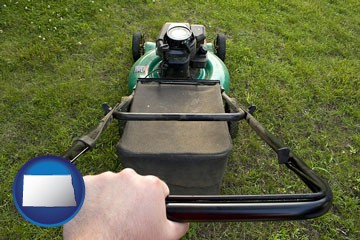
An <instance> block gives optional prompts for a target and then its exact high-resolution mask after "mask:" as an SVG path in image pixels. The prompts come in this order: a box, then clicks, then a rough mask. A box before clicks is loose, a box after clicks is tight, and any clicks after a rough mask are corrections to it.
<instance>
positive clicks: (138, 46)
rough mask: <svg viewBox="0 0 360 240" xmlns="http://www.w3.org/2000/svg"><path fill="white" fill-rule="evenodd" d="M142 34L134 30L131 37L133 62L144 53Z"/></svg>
mask: <svg viewBox="0 0 360 240" xmlns="http://www.w3.org/2000/svg"><path fill="white" fill-rule="evenodd" d="M144 43H145V41H144V35H143V34H142V33H141V32H136V33H134V34H133V37H132V55H133V59H134V62H136V61H137V60H138V59H139V58H140V57H141V56H142V55H143V54H144Z"/></svg>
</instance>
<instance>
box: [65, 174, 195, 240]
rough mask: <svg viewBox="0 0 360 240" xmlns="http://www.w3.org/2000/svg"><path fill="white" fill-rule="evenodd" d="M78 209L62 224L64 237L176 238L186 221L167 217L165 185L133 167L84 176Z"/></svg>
mask: <svg viewBox="0 0 360 240" xmlns="http://www.w3.org/2000/svg"><path fill="white" fill-rule="evenodd" d="M84 181H85V186H86V195H85V201H84V204H83V206H82V208H81V210H80V212H79V213H78V214H77V215H76V216H75V217H74V218H73V219H72V220H71V221H70V222H68V223H66V224H65V225H64V232H63V236H64V239H179V238H181V237H182V236H183V235H185V233H186V232H187V230H188V228H189V225H188V224H187V223H177V222H173V221H170V220H168V219H167V218H166V206H165V198H166V197H167V196H168V195H169V188H168V186H167V185H166V184H165V183H164V182H163V181H161V180H160V179H159V178H157V177H155V176H140V175H138V174H137V173H136V172H135V171H134V170H132V169H124V170H122V171H121V172H119V173H113V172H105V173H102V174H99V175H95V176H85V177H84Z"/></svg>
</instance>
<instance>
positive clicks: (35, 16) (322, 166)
mask: <svg viewBox="0 0 360 240" xmlns="http://www.w3.org/2000/svg"><path fill="white" fill-rule="evenodd" d="M0 3H1V4H0V110H1V115H0V126H1V128H0V142H1V144H0V179H1V181H0V239H61V231H62V229H61V228H51V229H45V228H40V227H36V226H34V225H32V224H30V223H29V222H27V221H26V220H25V219H23V218H22V217H21V215H20V214H19V213H18V212H17V211H16V209H15V206H14V204H13V201H12V195H11V186H12V183H13V180H14V177H15V174H16V173H17V171H18V170H19V168H20V167H21V166H22V165H23V164H24V163H25V162H26V161H27V160H29V159H31V158H33V157H36V156H40V155H45V154H54V155H61V154H62V153H63V152H64V151H65V150H66V149H67V148H68V147H69V146H70V145H71V143H72V140H73V139H74V138H76V137H79V136H81V135H82V134H83V133H85V132H87V130H88V129H89V128H91V127H92V126H94V125H95V124H97V121H98V120H99V119H100V118H101V117H102V110H101V107H100V105H101V103H103V102H108V103H109V104H110V105H114V104H115V103H117V102H118V101H119V100H120V98H121V96H123V95H127V94H128V93H127V76H128V72H129V69H130V67H131V65H132V57H131V36H132V33H133V32H135V31H142V32H144V33H146V38H147V39H148V40H155V39H156V37H157V36H158V33H159V31H160V29H161V27H162V25H163V24H164V23H165V22H168V21H179V22H190V23H198V24H204V25H205V26H206V28H207V37H208V39H209V40H210V41H212V40H213V39H214V37H215V36H216V34H217V33H225V34H226V35H227V37H228V45H227V57H226V64H227V66H228V68H229V72H230V75H231V92H230V95H231V96H233V97H235V98H237V100H238V101H239V102H241V103H242V104H243V105H247V106H248V105H250V104H254V105H256V106H257V108H258V111H257V112H256V113H255V116H256V117H257V118H258V120H259V121H260V122H262V123H263V124H264V126H266V127H267V128H268V129H269V130H270V131H271V132H273V133H275V135H277V136H280V137H281V138H282V139H283V141H284V142H285V143H286V144H287V145H289V146H290V148H291V149H293V150H294V152H295V153H296V154H297V155H298V156H300V157H301V158H303V159H304V160H305V162H306V163H307V164H308V165H309V166H311V167H312V168H313V169H314V170H315V171H316V172H317V173H319V174H320V175H321V176H323V177H324V178H326V179H327V180H328V182H329V184H330V185H331V188H332V190H333V194H334V201H333V208H332V209H331V210H330V211H329V212H328V213H327V214H326V215H324V216H322V217H320V218H317V219H313V220H307V221H290V222H255V223H247V222H245V223H244V222H241V223H237V222H236V223H235V222H233V223H192V224H191V228H190V230H189V232H188V234H187V235H186V236H185V237H184V239H354V240H355V239H360V202H359V198H360V108H359V106H360V86H359V85H360V78H359V75H360V14H359V13H360V3H359V1H356V0H353V1H350V0H349V1H337V0H327V1H325V0H319V1H302V0H292V1H250V0H245V1H237V0H229V1H225V0H220V1H211V0H201V1H178V0H173V1H165V0H154V1H149V0H147V1H146V0H137V1H136V0H133V1H115V0H106V1H99V0H77V1H69V0H64V1H54V0H53V1H36V0H27V1H25V0H17V1H16V0H2V1H1V2H0ZM118 139H119V136H118V129H117V125H116V124H115V123H114V124H112V125H111V126H110V128H109V129H108V130H107V131H106V133H105V134H104V135H103V136H102V138H101V140H100V141H99V143H98V144H97V148H96V149H94V150H93V151H92V152H91V153H88V154H86V155H84V156H83V157H81V159H79V161H78V164H77V167H78V168H79V170H80V171H81V172H82V174H83V175H86V174H96V173H100V172H103V171H107V170H111V171H119V170H120V169H121V168H122V166H121V163H120V162H119V160H118V158H117V156H116V153H115V144H116V142H117V141H118ZM283 170H284V168H282V167H281V168H280V167H279V166H278V165H277V163H276V157H275V156H274V155H273V154H272V153H271V152H270V151H269V149H268V148H267V147H265V146H264V144H263V143H262V142H260V141H259V140H258V138H257V137H256V136H254V134H252V133H251V131H250V130H249V128H248V127H247V126H246V124H243V123H241V131H240V135H239V137H238V138H236V139H235V140H234V147H233V152H232V154H231V157H230V159H229V160H228V167H227V171H226V175H225V178H224V182H223V187H222V193H224V194H235V193H241V194H263V193H291V192H298V191H305V188H303V187H302V185H301V183H300V182H299V181H298V180H296V179H295V178H294V177H292V176H291V174H289V173H288V172H287V171H283ZM119 227H121V226H119Z"/></svg>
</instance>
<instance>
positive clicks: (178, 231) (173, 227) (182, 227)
mask: <svg viewBox="0 0 360 240" xmlns="http://www.w3.org/2000/svg"><path fill="white" fill-rule="evenodd" d="M189 225H190V224H189V223H179V222H173V221H170V220H168V228H167V229H168V239H180V238H181V237H182V236H184V235H185V234H186V232H187V231H188V230H189Z"/></svg>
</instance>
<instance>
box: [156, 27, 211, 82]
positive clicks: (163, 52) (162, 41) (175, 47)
mask: <svg viewBox="0 0 360 240" xmlns="http://www.w3.org/2000/svg"><path fill="white" fill-rule="evenodd" d="M156 47H157V51H156V54H157V55H158V56H160V57H161V59H162V60H163V61H162V63H161V66H160V73H161V76H162V77H167V78H193V77H194V76H196V75H197V74H198V72H199V69H200V68H205V66H206V62H207V57H206V54H207V47H206V42H205V27H204V26H203V25H189V24H188V23H166V24H165V25H164V26H163V28H162V30H161V32H160V36H159V38H158V39H157V41H156Z"/></svg>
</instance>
